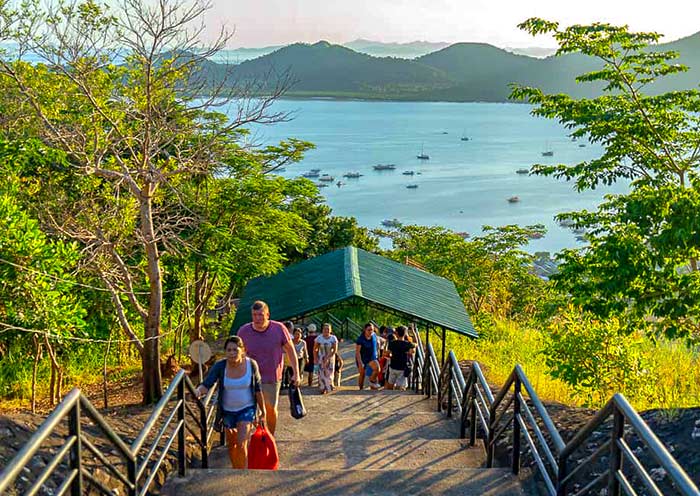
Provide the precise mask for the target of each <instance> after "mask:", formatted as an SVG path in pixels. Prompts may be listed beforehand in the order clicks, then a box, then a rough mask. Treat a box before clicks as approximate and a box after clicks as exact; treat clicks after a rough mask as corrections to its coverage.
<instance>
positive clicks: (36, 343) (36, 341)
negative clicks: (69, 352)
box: [32, 334, 41, 413]
mask: <svg viewBox="0 0 700 496" xmlns="http://www.w3.org/2000/svg"><path fill="white" fill-rule="evenodd" d="M33 339H34V348H35V353H36V354H35V355H34V368H33V369H32V413H36V372H37V369H38V368H39V361H40V360H41V343H40V342H39V339H38V338H37V337H36V334H34V336H33Z"/></svg>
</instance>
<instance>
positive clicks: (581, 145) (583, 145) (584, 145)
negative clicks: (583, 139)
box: [578, 143, 586, 148]
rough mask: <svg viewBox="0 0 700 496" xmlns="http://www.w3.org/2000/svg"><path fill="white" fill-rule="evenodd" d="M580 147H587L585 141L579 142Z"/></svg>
mask: <svg viewBox="0 0 700 496" xmlns="http://www.w3.org/2000/svg"><path fill="white" fill-rule="evenodd" d="M578 147H579V148H585V147H586V144H585V143H579V144H578Z"/></svg>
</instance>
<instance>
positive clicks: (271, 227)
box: [182, 140, 317, 340]
mask: <svg viewBox="0 0 700 496" xmlns="http://www.w3.org/2000/svg"><path fill="white" fill-rule="evenodd" d="M309 147H310V144H309V143H305V142H301V141H296V140H293V141H291V142H283V143H281V144H280V145H279V146H274V147H268V148H267V149H265V150H264V151H263V152H262V153H260V152H249V151H244V150H238V151H237V152H236V153H235V154H232V155H230V156H227V157H223V162H222V167H221V169H220V173H221V174H220V175H221V176H222V177H214V176H211V177H205V178H200V179H198V180H196V181H192V182H190V183H189V184H187V185H185V187H183V188H182V192H183V195H182V198H183V199H184V201H185V203H186V204H187V208H188V210H190V211H191V212H194V213H196V216H197V218H199V219H201V220H200V222H199V223H198V225H197V227H196V229H193V230H192V231H191V233H190V234H189V235H188V236H186V244H187V246H188V247H189V250H188V251H187V254H186V264H185V265H186V268H187V270H188V271H189V272H190V273H191V280H193V281H194V285H193V288H192V289H193V290H192V316H193V325H192V328H191V332H190V339H191V340H194V339H202V329H203V324H204V319H203V316H204V314H205V311H206V310H207V309H208V308H210V304H211V302H212V300H213V299H214V297H216V296H227V298H225V299H226V300H228V299H229V298H230V295H233V294H238V292H239V291H240V290H242V288H243V286H244V285H245V282H246V281H248V280H249V279H252V278H253V277H257V276H260V275H270V274H273V273H275V272H277V271H279V270H280V269H281V268H282V267H283V263H284V262H285V261H286V260H285V253H286V252H287V251H289V250H290V249H292V247H294V249H303V248H304V247H305V246H306V243H307V241H306V240H307V235H308V231H309V226H308V224H307V222H306V221H305V220H304V219H303V218H302V217H300V216H299V215H298V214H297V213H295V212H292V211H289V210H288V209H287V208H286V203H288V202H291V201H294V197H292V196H291V193H292V192H293V190H294V188H293V187H292V185H293V183H295V181H290V180H286V179H284V178H282V177H280V176H276V175H271V174H267V172H268V171H270V170H274V168H276V166H271V165H270V164H283V163H289V162H294V161H297V160H299V159H300V158H301V156H302V155H301V153H303V151H304V150H306V149H308V148H309ZM312 189H313V191H317V190H316V188H315V187H313V186H312Z"/></svg>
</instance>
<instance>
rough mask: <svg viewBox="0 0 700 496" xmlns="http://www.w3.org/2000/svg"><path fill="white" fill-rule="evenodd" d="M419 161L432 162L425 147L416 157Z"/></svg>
mask: <svg viewBox="0 0 700 496" xmlns="http://www.w3.org/2000/svg"><path fill="white" fill-rule="evenodd" d="M416 158H417V159H418V160H430V156H429V155H428V154H426V153H425V152H424V151H423V145H421V147H420V153H419V154H418V155H416Z"/></svg>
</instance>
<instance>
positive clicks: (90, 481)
mask: <svg viewBox="0 0 700 496" xmlns="http://www.w3.org/2000/svg"><path fill="white" fill-rule="evenodd" d="M215 390H216V386H214V387H212V388H211V389H210V390H209V391H208V393H207V395H206V397H205V398H204V399H203V400H199V399H197V398H196V394H195V389H194V386H193V385H192V382H191V381H190V380H189V377H187V375H186V374H185V371H184V370H180V371H179V372H178V373H177V375H176V376H175V377H174V378H173V380H172V382H171V383H170V385H169V386H168V389H167V390H166V391H165V393H164V394H163V397H162V398H161V400H160V401H159V402H158V404H157V405H156V406H155V408H154V409H153V412H152V413H151V415H150V416H149V418H148V420H147V421H146V424H145V425H144V427H143V429H142V430H141V432H140V433H139V435H138V436H137V437H136V439H134V441H133V442H132V443H131V445H130V446H129V445H127V444H126V443H125V442H124V441H123V440H122V438H121V437H120V436H119V435H118V434H117V433H116V432H115V431H114V430H113V429H112V428H111V427H110V426H109V424H108V423H107V421H106V420H105V419H104V417H102V415H100V413H99V412H98V411H97V409H96V408H95V407H94V406H93V405H92V404H91V403H90V401H89V400H88V399H87V398H86V397H85V396H84V395H83V394H82V393H81V392H80V390H79V389H77V388H76V389H73V390H72V391H71V392H70V393H68V395H66V397H65V398H64V399H63V401H61V403H60V404H59V405H58V406H57V407H56V409H55V410H54V411H53V412H52V413H51V414H50V415H49V416H48V417H47V418H46V420H45V421H44V422H43V423H42V424H41V426H40V427H39V429H38V430H37V431H36V432H35V433H34V435H33V436H32V437H31V438H30V439H29V441H28V442H27V443H26V444H25V445H24V446H23V447H22V449H20V451H19V452H18V453H17V455H16V456H15V457H14V458H13V459H12V460H11V461H10V462H9V464H8V465H7V466H6V467H5V468H4V469H3V471H2V473H0V494H3V493H4V492H5V491H7V490H9V489H10V487H12V485H13V483H14V482H15V481H16V479H17V477H18V476H19V475H20V474H22V472H23V470H24V469H25V467H27V465H28V464H29V463H30V462H31V460H32V458H33V457H34V456H35V455H36V454H37V453H38V452H39V450H40V449H41V448H42V446H43V445H44V444H45V442H46V441H47V440H48V439H49V438H50V437H51V436H52V435H54V434H55V433H57V431H58V429H59V427H60V425H61V422H62V421H63V420H64V419H66V420H67V422H68V432H67V435H66V436H65V437H64V440H63V441H64V442H63V445H62V446H61V447H59V448H58V449H57V450H56V452H55V453H54V454H53V457H52V458H51V460H50V461H49V462H48V463H47V464H46V466H45V467H44V468H43V470H42V471H41V473H40V474H39V475H38V476H37V478H36V479H35V480H34V481H33V482H31V485H29V486H28V487H27V488H26V489H25V490H24V492H23V494H25V495H34V494H37V492H38V491H39V490H40V489H41V488H42V486H43V485H44V484H45V483H46V482H47V481H48V480H49V479H50V478H51V477H52V476H53V475H54V474H56V472H57V470H59V467H60V466H61V464H62V463H63V464H65V462H66V461H67V472H66V473H65V474H61V477H62V479H63V480H62V482H61V483H60V485H59V487H58V488H57V489H56V490H55V491H54V493H53V494H54V495H55V496H60V495H62V494H65V493H67V492H68V491H70V493H71V495H73V496H78V495H81V494H83V493H84V492H87V489H88V486H90V487H92V488H93V489H94V490H96V491H97V492H99V493H102V494H107V495H112V494H114V488H108V487H105V485H104V484H103V483H102V482H100V480H99V479H98V478H97V477H96V476H95V474H94V472H93V471H91V470H88V469H87V468H86V467H85V464H84V456H85V455H86V454H89V455H90V456H93V457H94V459H93V460H98V461H99V462H100V464H101V465H100V467H102V468H103V470H104V471H105V472H106V473H108V475H110V476H113V477H116V479H117V480H119V481H120V482H121V483H122V484H123V485H124V489H125V492H126V494H127V495H129V496H143V495H144V494H146V493H147V492H148V491H149V489H150V487H151V485H152V484H153V482H154V480H155V478H156V476H157V475H158V472H159V469H160V467H161V465H162V464H163V462H164V461H165V459H166V457H167V455H168V453H170V452H171V451H172V447H173V445H174V444H175V445H176V454H177V467H178V474H179V475H180V476H184V475H185V473H186V465H187V464H186V432H189V433H190V435H191V436H192V437H193V438H194V439H195V441H196V442H197V444H198V445H199V447H200V449H201V459H202V467H204V468H206V467H208V455H209V451H210V448H211V442H212V437H213V436H212V430H213V427H214V426H213V423H214V413H215V408H216V406H215V404H214V402H212V397H213V395H214V393H215ZM186 391H189V393H190V394H191V398H192V399H193V401H192V402H193V403H194V405H195V408H196V411H195V410H193V407H192V405H191V404H190V403H188V402H187V401H186V397H185V393H186ZM187 413H189V417H190V419H192V420H193V421H192V422H188V415H187ZM166 415H167V418H166V419H165V421H162V418H163V417H164V416H166ZM83 416H86V417H87V418H88V422H89V423H87V424H86V423H85V422H84V421H83ZM84 425H95V426H96V427H97V429H98V431H99V433H101V434H102V436H103V437H104V439H105V441H106V442H107V443H108V445H109V451H110V452H115V451H116V454H117V455H118V456H119V458H121V460H122V462H123V464H116V463H115V462H114V461H113V460H109V459H108V458H107V455H105V453H104V452H105V451H106V450H104V449H100V448H99V447H98V446H96V444H95V443H93V442H91V441H90V440H89V439H88V437H87V436H86V435H85V430H84V429H83V426H84ZM193 426H194V427H193ZM156 428H158V432H157V433H156V435H155V437H154V438H153V439H152V440H150V436H151V433H152V432H153V431H154V430H155V429H156ZM166 436H167V437H166ZM149 440H150V444H148V445H146V442H147V441H149ZM144 451H145V454H143V452H144ZM15 492H17V491H15Z"/></svg>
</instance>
